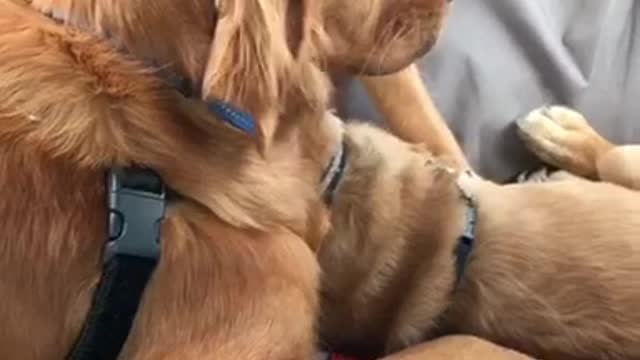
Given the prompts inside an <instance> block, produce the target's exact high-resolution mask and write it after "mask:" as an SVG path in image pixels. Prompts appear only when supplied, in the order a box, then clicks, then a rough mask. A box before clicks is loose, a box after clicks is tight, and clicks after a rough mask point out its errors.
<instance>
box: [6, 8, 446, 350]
mask: <svg viewBox="0 0 640 360" xmlns="http://www.w3.org/2000/svg"><path fill="white" fill-rule="evenodd" d="M376 3H380V2H376ZM25 4H26V2H22V1H18V0H15V1H10V0H0V79H1V80H2V81H0V93H2V94H3V97H2V100H0V120H1V121H0V157H1V158H2V161H0V167H2V171H0V188H1V189H2V191H3V201H2V205H0V229H2V232H3V234H5V235H4V237H3V238H2V239H0V247H1V248H2V251H1V252H0V271H1V273H2V274H3V275H2V277H1V281H0V292H2V294H4V295H5V301H4V302H3V306H1V307H0V321H1V322H2V324H3V326H2V330H0V358H2V359H61V358H63V357H64V356H65V355H66V354H67V353H68V352H69V351H70V349H71V347H72V345H73V344H74V342H75V341H76V339H77V337H78V334H79V332H80V330H81V328H82V326H83V323H84V322H85V318H86V314H87V312H88V309H89V306H90V303H91V299H92V296H93V293H94V290H95V287H96V284H97V283H98V281H99V279H100V276H101V271H102V268H101V266H102V251H103V245H104V242H105V240H106V239H105V238H106V229H105V226H104V224H105V219H106V214H105V211H106V209H105V205H104V197H105V194H104V190H105V189H104V180H103V175H104V172H105V171H106V170H107V169H109V168H112V167H114V166H127V165H131V164H137V165H143V166H147V167H150V168H152V169H154V170H156V171H157V172H159V173H160V174H161V175H162V176H163V178H164V180H165V181H166V182H167V184H168V185H169V186H170V187H171V188H172V189H173V190H175V191H176V192H177V193H179V195H180V196H178V197H177V198H175V199H174V200H173V202H172V204H171V206H170V207H169V209H168V213H167V218H166V220H165V222H164V224H163V227H162V246H163V256H162V258H161V262H160V265H159V267H158V269H157V270H156V272H155V274H154V277H153V279H152V281H151V282H150V284H149V286H148V288H147V290H146V293H145V296H144V299H143V302H142V305H141V308H140V310H139V312H138V314H137V317H136V321H135V323H134V326H133V330H132V333H131V334H130V336H129V338H128V341H127V343H126V345H125V348H124V352H123V357H124V358H127V359H199V360H200V359H243V360H244V359H260V360H262V359H307V358H310V356H311V353H312V352H313V351H314V348H315V340H316V339H315V338H316V337H315V331H314V323H315V319H316V315H317V302H318V301H317V293H316V291H317V288H318V281H317V280H318V266H317V263H316V260H315V257H314V252H313V251H314V250H315V249H316V248H317V247H318V246H319V240H320V239H321V238H322V237H323V236H324V234H325V233H326V229H327V226H328V220H329V219H328V214H327V212H326V207H325V205H324V203H323V202H322V199H321V198H320V196H318V192H317V187H318V182H319V181H320V178H321V176H322V173H323V171H324V169H325V168H326V166H327V164H328V163H329V162H330V158H331V157H332V156H333V155H334V152H335V148H336V147H337V146H338V144H339V142H340V140H341V138H340V132H341V130H340V128H339V127H338V126H336V123H334V122H331V121H325V120H324V117H325V116H326V115H325V113H326V109H327V106H328V99H329V95H330V85H329V82H328V79H327V76H326V74H325V72H324V71H323V70H324V69H323V68H321V67H320V66H319V65H318V64H320V65H321V64H322V61H320V60H321V59H322V58H327V59H330V60H331V63H332V64H333V66H338V65H339V63H340V56H344V54H342V55H341V53H340V52H339V51H337V50H336V49H339V48H340V47H339V46H338V45H337V44H338V43H339V37H338V36H345V38H346V39H348V38H347V37H346V35H345V34H342V35H341V34H339V33H333V34H330V33H327V32H325V31H324V23H325V21H326V20H325V19H324V15H323V14H324V13H323V12H322V7H318V6H316V5H318V3H316V2H314V1H310V0H309V1H303V2H298V1H296V2H293V1H288V0H278V1H272V0H247V1H231V0H226V1H225V0H220V1H217V2H215V5H216V6H215V7H214V6H213V3H212V2H211V1H190V2H180V3H178V2H175V1H154V2H152V3H149V2H111V1H110V2H106V1H105V2H74V1H48V2H45V1H33V2H31V5H32V6H34V7H36V8H38V9H41V10H45V9H48V10H47V11H48V12H51V13H52V15H53V17H56V18H60V17H63V18H64V16H65V14H67V15H69V16H70V19H71V20H70V22H71V23H73V24H74V25H75V26H74V27H73V28H71V29H70V28H65V27H64V26H62V25H59V24H57V23H56V22H55V21H53V20H51V19H49V18H47V17H45V16H43V15H41V14H39V13H37V12H35V11H33V9H32V8H29V7H26V6H25ZM295 4H298V5H304V6H301V7H296V6H294V5H295ZM407 4H409V2H407ZM426 4H428V8H429V9H433V13H434V14H440V13H442V9H443V8H444V6H445V5H446V4H445V2H444V0H442V1H436V0H429V1H427V2H426ZM88 5H93V6H88ZM170 9H174V10H176V11H170ZM394 9H395V8H389V7H388V6H387V7H385V11H384V16H383V15H382V13H380V14H379V16H377V17H375V16H373V17H371V18H370V19H371V22H370V23H369V26H371V27H370V28H366V31H365V32H366V33H367V34H369V35H371V34H377V35H371V36H373V38H372V39H369V40H363V41H373V40H375V41H378V40H379V39H387V38H386V37H387V36H389V37H390V38H392V39H397V41H398V42H399V43H400V44H403V46H404V49H405V50H404V52H401V50H402V49H398V51H397V52H396V53H395V57H394V58H393V59H394V60H393V61H390V63H389V64H390V65H389V69H390V71H392V70H395V69H397V68H399V67H402V64H401V63H403V62H404V65H405V66H406V65H408V64H409V63H410V62H411V61H412V60H413V58H414V57H415V56H416V54H419V53H420V52H422V51H424V50H425V49H426V48H427V47H428V45H429V44H430V42H431V41H432V37H433V36H431V35H430V34H432V33H437V31H438V29H439V26H440V22H441V19H440V17H439V15H438V16H431V15H429V14H431V13H430V12H429V13H428V14H427V15H428V16H414V15H412V16H408V15H410V14H413V13H412V11H413V10H414V8H412V7H406V8H405V7H400V8H398V10H394ZM68 10H72V11H68ZM202 14H204V15H205V16H204V17H203V18H200V16H201V15H202ZM390 14H392V15H395V16H392V17H388V16H389V15H390ZM208 15H211V16H208ZM214 15H215V16H214ZM396 16H397V18H396ZM398 19H400V25H402V24H403V21H404V20H402V19H407V22H408V23H413V22H414V21H415V22H417V23H420V24H423V26H421V27H419V28H420V29H421V30H422V31H421V32H420V33H419V34H418V35H416V36H407V37H406V39H408V40H407V42H403V39H405V37H404V36H399V35H398V34H394V33H393V32H391V33H387V32H385V29H389V28H390V25H391V23H390V21H392V20H398ZM336 24H339V23H336ZM395 24H397V23H395ZM152 25H153V26H152ZM409 25H410V24H407V25H406V26H409ZM76 27H77V28H79V30H78V29H76ZM403 27H404V25H402V26H400V27H399V28H398V29H402V28H403ZM392 28H393V27H392ZM337 30H339V29H338V28H336V27H334V28H333V29H332V31H337ZM212 33H214V36H213V35H212ZM346 34H347V35H348V34H349V33H348V32H347V33H346ZM96 35H98V36H96ZM400 35H402V34H400ZM106 37H109V41H105V40H104V39H103V38H106ZM212 37H213V40H211V38H212ZM324 41H326V43H325V42H324ZM332 43H336V46H329V45H331V44H332ZM327 44H328V45H327ZM364 44H365V43H364V42H363V44H361V46H362V47H363V48H364V47H365V46H364ZM325 46H327V47H325ZM114 47H115V48H116V49H114ZM401 48H402V46H401ZM331 49H334V50H331ZM122 52H128V53H129V54H130V56H128V57H127V56H124V55H122ZM203 54H204V56H202V55H203ZM403 54H404V55H403ZM361 58H367V59H368V60H375V59H376V57H375V56H374V57H372V58H371V59H370V58H368V57H367V56H364V57H361ZM398 58H401V60H403V59H404V61H401V60H398ZM140 59H144V60H145V62H146V63H147V64H148V63H149V62H152V63H155V64H157V65H159V66H161V67H163V68H164V69H165V70H166V71H164V72H163V71H160V72H159V75H160V77H158V76H156V75H157V73H155V72H153V71H150V70H149V68H148V67H147V66H145V64H143V62H142V61H139V60H140ZM203 59H204V60H203ZM343 63H344V65H343V66H344V67H345V68H349V67H353V66H355V65H357V64H356V63H355V62H354V60H353V59H349V58H345V59H344V61H343ZM375 63H377V64H378V65H377V66H381V67H382V68H384V67H385V66H383V65H385V64H386V61H384V59H379V60H376V61H375ZM167 64H168V65H167ZM165 65H166V66H165ZM363 67H364V65H363ZM171 73H178V74H179V75H181V76H183V77H185V78H187V79H189V80H190V82H191V83H190V84H188V86H187V87H188V88H190V89H191V90H193V91H194V93H196V94H199V95H201V96H202V97H204V98H220V99H223V100H227V101H230V102H232V103H234V104H235V105H237V106H238V107H241V108H242V109H244V110H248V111H251V112H252V113H253V114H254V116H255V118H256V121H257V127H258V134H259V139H260V145H261V146H259V147H256V143H255V141H254V140H253V139H252V138H250V137H248V136H246V135H245V134H242V133H241V132H239V131H237V130H235V129H234V128H232V127H230V126H228V125H227V124H225V123H223V122H222V121H221V119H218V118H215V117H213V116H212V115H211V114H210V113H209V112H207V111H206V109H205V108H204V106H203V105H202V103H200V102H199V101H193V100H187V99H185V98H184V97H182V96H180V95H179V94H178V93H177V92H176V91H173V90H171V88H169V87H168V86H166V84H164V83H163V82H162V81H160V80H159V79H160V78H161V77H168V76H169V75H171ZM283 309H286V311H283Z"/></svg>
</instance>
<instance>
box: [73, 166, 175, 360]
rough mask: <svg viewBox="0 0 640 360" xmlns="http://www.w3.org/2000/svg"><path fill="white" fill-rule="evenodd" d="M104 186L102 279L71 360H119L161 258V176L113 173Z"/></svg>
mask: <svg viewBox="0 0 640 360" xmlns="http://www.w3.org/2000/svg"><path fill="white" fill-rule="evenodd" d="M107 184H108V194H107V198H108V199H107V205H108V210H109V224H108V225H109V240H108V241H107V242H106V244H105V251H104V267H103V272H102V278H101V279H100V283H99V284H98V288H97V289H96V291H95V293H94V298H93V304H92V306H91V309H90V311H89V314H88V315H87V320H86V321H85V325H84V328H83V330H82V333H81V335H80V337H79V339H78V342H77V343H76V345H75V346H74V348H73V350H72V351H71V353H70V354H69V356H68V359H70V360H83V359H87V360H89V359H91V360H111V359H116V358H117V357H118V355H119V354H120V352H121V351H122V347H123V345H124V343H125V341H126V340H127V337H128V336H129V333H130V331H131V326H132V324H133V321H134V318H135V316H136V313H137V311H138V307H139V305H140V302H141V299H142V295H143V293H144V290H145V288H146V286H147V284H148V282H149V279H150V278H151V275H152V273H153V271H154V270H155V268H156V265H157V264H158V260H159V257H160V243H159V241H160V225H161V222H162V220H163V218H164V213H165V208H166V199H165V195H166V192H165V189H164V185H163V183H162V180H161V179H160V177H158V175H156V174H154V173H153V172H151V171H148V170H142V169H115V170H112V171H110V173H109V175H108V179H107Z"/></svg>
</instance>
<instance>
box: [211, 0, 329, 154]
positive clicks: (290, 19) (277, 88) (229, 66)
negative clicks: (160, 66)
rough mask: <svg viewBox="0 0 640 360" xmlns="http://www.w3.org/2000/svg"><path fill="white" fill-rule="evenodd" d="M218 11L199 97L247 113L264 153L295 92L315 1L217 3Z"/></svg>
mask: <svg viewBox="0 0 640 360" xmlns="http://www.w3.org/2000/svg"><path fill="white" fill-rule="evenodd" d="M217 11H218V21H217V25H216V30H215V34H214V39H213V43H212V46H211V51H210V55H209V61H208V63H207V68H206V70H205V75H204V79H203V85H202V86H203V89H202V94H203V97H204V98H205V99H206V100H210V101H211V100H221V101H224V102H228V103H230V104H232V105H233V106H235V107H237V108H239V109H241V110H242V111H245V112H247V113H250V114H251V115H252V116H253V118H254V119H255V121H256V130H257V134H256V135H257V139H258V143H259V145H260V148H261V150H262V151H264V150H265V149H266V148H268V145H269V144H270V142H271V141H272V139H273V138H274V137H275V136H276V132H277V131H278V129H279V126H280V125H281V124H280V118H279V115H280V114H282V113H283V112H284V109H285V108H286V106H288V104H287V99H288V98H289V96H288V95H290V94H291V91H292V88H293V90H295V87H296V86H298V85H297V84H296V82H297V81H296V80H297V78H298V76H299V74H298V72H299V71H300V70H299V66H298V64H299V63H300V62H301V61H303V60H302V59H300V57H303V56H305V51H306V49H305V43H306V39H308V37H309V32H310V27H311V25H310V23H311V18H313V17H314V16H317V17H319V14H320V11H319V9H318V8H317V0H218V1H217Z"/></svg>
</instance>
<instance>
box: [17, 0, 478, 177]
mask: <svg viewBox="0 0 640 360" xmlns="http://www.w3.org/2000/svg"><path fill="white" fill-rule="evenodd" d="M23 1H25V2H28V3H30V4H31V6H32V7H34V8H35V9H37V10H38V11H41V12H44V13H48V14H52V15H54V16H56V17H58V18H62V19H65V22H67V23H69V24H72V25H73V26H78V27H81V28H83V29H86V30H88V31H95V32H97V33H98V34H100V35H101V36H109V37H110V38H111V39H112V42H114V43H115V45H116V46H118V47H122V48H125V49H127V51H129V52H131V53H133V54H135V55H136V56H137V57H139V58H143V59H146V60H148V61H150V62H152V63H153V64H156V65H157V66H159V67H161V68H162V69H163V70H164V72H165V75H166V73H169V72H170V73H177V74H180V75H181V76H184V77H186V78H187V79H188V80H189V81H190V83H189V86H190V87H191V91H192V92H193V93H194V94H196V95H201V96H203V97H204V98H222V99H226V100H228V101H231V102H233V103H236V104H240V105H243V106H245V107H246V108H247V109H248V110H251V111H252V112H253V113H256V114H260V115H261V116H259V118H260V119H261V124H260V133H261V135H263V136H262V137H261V140H263V142H266V144H263V146H268V141H269V139H270V138H271V137H272V135H273V134H271V133H272V132H273V131H274V130H275V129H274V127H275V126H276V123H277V121H276V119H277V116H278V114H280V113H282V112H289V111H291V109H290V107H295V106H296V104H295V103H294V104H291V103H290V102H291V101H292V99H297V100H296V101H301V100H302V99H304V98H305V97H299V96H296V97H291V96H289V92H291V91H299V90H302V92H303V93H304V94H306V95H308V96H310V95H311V94H313V93H317V92H318V90H320V89H308V88H307V89H295V88H293V89H291V88H290V87H291V85H292V83H293V84H295V82H291V81H290V79H289V77H291V76H304V74H292V73H291V72H290V67H289V66H288V64H289V63H290V62H291V61H293V59H292V58H291V55H292V52H289V51H287V49H286V45H287V43H284V42H282V41H280V42H278V41H276V39H281V33H282V32H283V31H286V32H287V33H288V35H287V37H288V41H289V46H291V42H292V41H293V42H294V43H295V42H296V39H297V40H300V39H302V38H305V37H309V38H312V39H313V42H312V43H309V42H306V43H305V42H299V43H297V44H294V46H293V47H294V49H293V50H294V51H293V55H294V56H295V55H297V54H298V51H302V52H303V53H305V54H306V55H307V56H312V57H314V58H315V60H316V61H317V62H318V63H320V64H321V66H322V68H323V69H325V70H327V71H330V72H332V73H335V72H341V71H348V72H351V73H353V74H357V75H362V76H361V77H360V79H361V80H362V81H363V84H364V85H365V87H366V88H367V90H368V92H369V94H371V96H372V98H373V100H374V101H375V104H376V106H377V107H378V109H379V110H380V111H381V113H382V114H383V116H384V118H385V120H386V122H387V124H388V125H389V128H390V130H391V131H392V132H393V133H395V134H396V135H397V136H399V137H400V138H402V139H404V140H407V141H411V142H417V143H418V142H424V143H426V144H427V145H428V146H429V148H430V149H432V151H434V152H435V153H436V154H438V155H440V154H445V153H446V154H447V155H449V156H452V157H453V158H454V159H455V160H456V161H457V162H458V163H460V164H463V165H464V164H466V160H465V158H464V156H463V155H462V151H461V150H459V148H458V150H457V151H455V152H454V151H452V150H453V149H455V148H456V147H458V144H457V143H456V141H455V139H454V138H453V135H452V134H451V132H450V131H449V129H448V128H447V127H446V126H444V121H442V116H441V115H440V113H439V112H438V110H437V109H436V107H435V106H434V104H433V102H432V100H431V98H430V96H429V94H428V92H427V91H426V89H425V88H424V86H423V83H422V81H421V79H420V75H419V73H418V70H417V67H416V66H415V65H410V66H408V65H409V64H411V62H412V61H413V60H415V59H416V58H417V57H418V56H420V55H422V54H424V53H425V52H426V51H427V50H429V48H430V47H431V46H432V45H433V44H434V42H435V41H436V39H437V36H438V34H439V32H440V29H441V27H442V23H443V21H444V19H445V17H446V13H447V7H446V6H444V1H443V0H394V1H389V0H367V1H364V0H360V1H357V2H356V1H350V2H345V1H342V0H308V1H302V2H300V1H274V2H272V3H273V4H275V5H274V6H272V7H267V8H265V7H263V6H262V5H261V3H260V2H256V1H231V0H221V1H217V2H216V1H214V0H197V1H187V2H176V1H168V0H159V1H154V2H153V3H149V2H144V1H126V2H125V1H122V2H120V1H116V2H113V1H111V2H109V1H104V0H93V1H77V0H23ZM215 4H217V9H216V8H215V6H214V5H215ZM292 12H293V13H294V15H296V16H298V18H299V17H300V15H302V14H306V17H307V19H308V20H307V21H306V22H304V23H303V24H301V25H302V27H300V28H299V29H296V28H295V27H293V28H292V27H289V28H287V29H284V28H282V26H283V22H282V18H283V14H287V13H292ZM168 14H171V15H168ZM242 14H250V15H251V16H248V17H245V16H241V15H242ZM313 14H315V15H317V16H311V15H313ZM361 19H366V20H367V21H366V22H365V23H362V21H361ZM256 29H260V30H261V31H256ZM214 34H215V36H214ZM234 41H239V42H242V43H243V44H244V46H243V47H240V48H237V49H236V50H237V51H235V52H233V51H228V49H227V47H228V46H229V44H230V43H231V42H234ZM186 44H188V45H186ZM266 59H273V61H266ZM256 62H260V66H256ZM407 66H408V67H407ZM229 67H233V68H234V69H235V70H234V71H225V70H223V69H227V68H229ZM385 74H388V75H386V76H374V75H385ZM367 75H368V76H367ZM247 78H251V79H252V81H251V82H247V83H245V82H244V79H247ZM229 83H234V84H236V86H228V84H229Z"/></svg>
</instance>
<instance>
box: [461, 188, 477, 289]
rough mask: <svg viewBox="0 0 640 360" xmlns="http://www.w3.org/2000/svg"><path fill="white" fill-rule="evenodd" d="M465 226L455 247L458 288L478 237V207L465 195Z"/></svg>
mask: <svg viewBox="0 0 640 360" xmlns="http://www.w3.org/2000/svg"><path fill="white" fill-rule="evenodd" d="M465 201H466V209H465V228H464V232H463V233H462V235H460V237H459V238H458V244H457V245H456V249H455V260H456V288H457V287H458V286H459V285H460V282H461V281H462V277H463V276H464V272H465V270H466V268H467V264H468V263H469V257H470V256H471V252H472V251H473V247H474V245H475V241H476V237H475V233H476V222H477V218H478V209H477V208H476V206H475V204H474V203H473V201H472V200H471V199H470V198H467V197H465Z"/></svg>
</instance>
